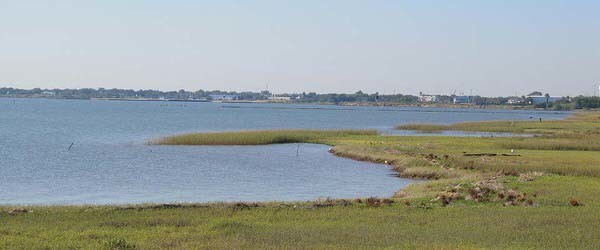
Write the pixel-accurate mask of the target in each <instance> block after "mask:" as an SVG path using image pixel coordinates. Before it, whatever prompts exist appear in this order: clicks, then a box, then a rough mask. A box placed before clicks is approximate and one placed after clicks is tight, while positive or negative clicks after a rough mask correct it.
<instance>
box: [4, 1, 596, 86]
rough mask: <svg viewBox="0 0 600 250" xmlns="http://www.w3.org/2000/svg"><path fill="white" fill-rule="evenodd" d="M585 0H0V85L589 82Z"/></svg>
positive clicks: (592, 72)
mask: <svg viewBox="0 0 600 250" xmlns="http://www.w3.org/2000/svg"><path fill="white" fill-rule="evenodd" d="M599 10H600V2H598V1H591V0H590V1H586V0H579V1H556V0H552V1H502V2H501V1H496V2H492V1H298V2H283V1H246V2H242V1H239V2H238V1H219V2H209V1H184V0H174V1H169V2H163V1H142V0H133V1H126V2H124V1H116V0H106V1H75V0H70V1H67V0H62V1H60V0H59V1H39V0H37V1H36V0H31V1H11V0H9V1H2V8H0V30H1V32H0V55H1V56H0V87H16V88H36V87H39V88H98V87H104V88H123V89H158V90H178V89H186V90H198V89H204V90H216V89H219V90H227V91H260V90H264V89H265V84H266V83H268V84H269V90H271V91H272V92H275V93H283V92H289V93H291V92H309V91H314V92H318V93H330V92H336V93H354V92H356V91H358V90H362V91H363V92H367V93H374V92H379V93H383V94H391V93H394V92H395V93H402V94H418V93H419V92H421V91H422V92H424V93H431V94H450V93H451V92H452V91H456V92H457V93H461V92H463V93H465V94H469V93H473V94H477V95H482V96H509V95H515V94H516V95H519V96H520V95H526V94H528V93H530V92H532V91H534V90H538V91H542V92H544V93H550V94H551V95H565V96H566V95H570V96H576V95H592V94H593V93H594V89H596V91H598V90H597V89H598V88H597V87H596V88H594V85H598V84H600V70H599V69H600V46H598V44H600V28H599V27H600V16H598V11H599Z"/></svg>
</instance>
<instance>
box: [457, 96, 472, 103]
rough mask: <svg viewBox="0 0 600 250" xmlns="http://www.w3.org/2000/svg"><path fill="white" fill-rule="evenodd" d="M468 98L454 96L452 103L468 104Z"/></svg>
mask: <svg viewBox="0 0 600 250" xmlns="http://www.w3.org/2000/svg"><path fill="white" fill-rule="evenodd" d="M469 102H470V100H469V97H468V96H466V95H459V96H455V97H454V103H455V104H459V103H469Z"/></svg>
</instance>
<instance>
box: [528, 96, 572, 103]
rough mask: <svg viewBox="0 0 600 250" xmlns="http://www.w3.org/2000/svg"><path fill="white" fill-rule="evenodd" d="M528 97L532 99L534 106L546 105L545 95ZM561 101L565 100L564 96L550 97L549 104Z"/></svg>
mask: <svg viewBox="0 0 600 250" xmlns="http://www.w3.org/2000/svg"><path fill="white" fill-rule="evenodd" d="M527 97H529V98H531V104H534V105H536V104H542V103H546V97H545V96H543V95H533V96H532V95H530V96H527ZM561 99H563V97H562V96H550V97H548V102H556V101H559V100H561Z"/></svg>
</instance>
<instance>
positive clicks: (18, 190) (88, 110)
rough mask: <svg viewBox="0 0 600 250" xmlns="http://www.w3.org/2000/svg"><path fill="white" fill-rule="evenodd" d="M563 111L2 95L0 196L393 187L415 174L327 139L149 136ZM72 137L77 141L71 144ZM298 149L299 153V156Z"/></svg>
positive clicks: (313, 192)
mask: <svg viewBox="0 0 600 250" xmlns="http://www.w3.org/2000/svg"><path fill="white" fill-rule="evenodd" d="M566 115H567V113H557V112H531V111H498V110H455V109H416V108H377V107H340V106H325V105H286V104H220V103H166V102H120V101H84V100H44V99H6V98H0V204H83V203H94V204H99V203H101V204H106V203H139V202H206V201H265V200H285V201H287V200H310V199H315V198H318V197H335V198H349V197H358V196H389V195H391V194H393V193H394V192H395V191H397V190H398V189H400V188H401V187H403V186H405V185H407V184H408V183H410V180H406V179H402V178H396V177H393V176H392V174H393V172H392V171H391V170H390V169H389V168H388V167H387V166H384V165H377V164H369V163H364V162H357V161H352V160H348V159H343V158H339V157H335V156H333V155H331V154H329V153H327V147H326V146H323V145H312V144H301V145H300V148H299V150H298V145H296V144H286V145H270V146H235V147H230V146H217V147H207V146H200V147H193V146H191V147H190V146H187V147H186V146H149V145H145V144H144V142H146V141H147V140H150V139H152V138H156V137H159V136H164V135H170V134H176V133H182V132H197V131H224V130H251V129H287V128H316V129H336V128H369V129H378V130H380V131H382V132H384V133H390V134H393V133H397V132H396V131H393V130H392V127H393V126H394V125H397V124H401V123H414V122H432V123H454V122H462V121H476V120H497V119H508V120H528V119H538V118H540V117H541V118H543V119H545V120H548V119H560V118H563V117H564V116H566ZM72 143H73V146H72V148H71V149H70V150H69V149H68V148H69V146H70V145H71V144H72ZM297 150H298V152H299V155H298V156H296V151H297Z"/></svg>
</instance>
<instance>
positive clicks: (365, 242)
mask: <svg viewBox="0 0 600 250" xmlns="http://www.w3.org/2000/svg"><path fill="white" fill-rule="evenodd" d="M599 116H600V114H599V113H577V114H575V115H574V116H572V117H569V118H568V119H565V120H563V121H542V122H541V123H540V122H539V121H532V122H518V123H517V122H515V123H511V122H501V121H498V122H476V123H462V124H460V125H449V126H450V127H453V128H455V129H458V128H468V129H470V130H467V131H493V132H519V131H520V132H525V133H530V132H534V131H535V132H536V133H540V134H543V135H542V136H538V137H532V138H523V137H517V138H512V137H502V138H499V137H494V138H491V137H486V138H483V137H479V138H478V137H442V136H432V137H427V136H412V137H396V136H381V135H378V134H376V133H375V132H374V131H347V130H346V131H302V130H300V131H248V132H239V133H236V132H232V133H208V134H189V135H180V136H175V137H166V138H162V139H160V140H158V141H154V142H153V143H156V144H167V145H176V144H181V145H260V144H269V143H289V142H294V143H295V142H311V143H323V144H328V145H332V146H333V153H334V154H335V155H338V156H340V157H348V158H352V159H355V160H362V161H370V162H376V163H382V164H389V165H390V166H391V167H393V168H394V169H395V170H396V171H397V172H398V175H400V176H406V177H415V178H427V179H430V181H427V182H420V183H416V184H412V185H410V186H408V187H406V188H404V189H402V190H399V191H398V192H397V193H396V194H395V195H394V196H393V197H392V198H391V200H382V199H375V198H372V199H365V198H362V199H360V200H318V201H311V202H295V203H293V202H292V203H277V202H272V203H223V204H188V205H135V206H131V207H127V206H49V207H39V206H33V207H8V206H4V207H1V208H0V210H1V211H3V212H2V213H0V248H70V247H72V248H80V247H89V248H101V247H103V248H121V249H124V248H242V247H246V248H281V247H306V248H367V247H370V248H373V247H378V248H383V247H388V248H396V247H427V248H448V247H465V248H469V247H473V248H480V247H484V248H509V247H510V248H590V249H594V248H599V247H600V238H598V237H597V232H598V231H600V200H599V199H598V197H597V194H599V193H600V152H599V151H600V148H599V147H598V145H597V144H598V143H597V142H598V141H600V138H599V136H600V135H599V134H600V133H599V131H600V123H599V120H600V119H598V117H599ZM507 124H510V126H513V127H514V128H512V130H510V131H508V130H504V131H499V130H500V129H504V127H505V125H507ZM444 129H445V128H444Z"/></svg>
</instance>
